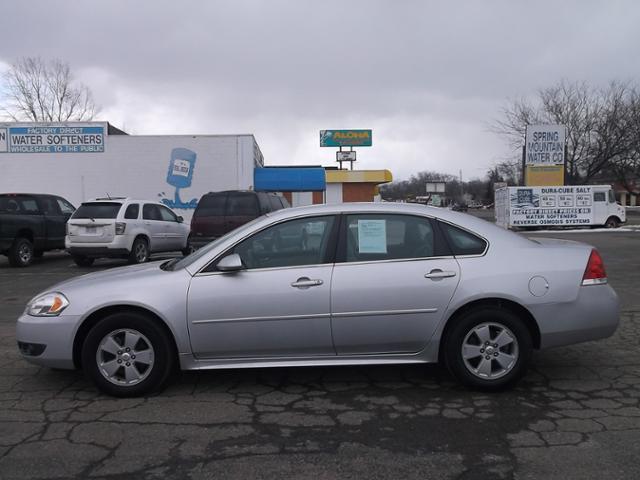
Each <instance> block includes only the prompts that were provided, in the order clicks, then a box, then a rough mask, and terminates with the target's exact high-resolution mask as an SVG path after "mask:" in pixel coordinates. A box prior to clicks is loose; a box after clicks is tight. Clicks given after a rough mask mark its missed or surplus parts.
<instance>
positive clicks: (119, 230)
mask: <svg viewBox="0 0 640 480" xmlns="http://www.w3.org/2000/svg"><path fill="white" fill-rule="evenodd" d="M125 228H127V224H126V223H123V222H116V235H124V230H125Z"/></svg>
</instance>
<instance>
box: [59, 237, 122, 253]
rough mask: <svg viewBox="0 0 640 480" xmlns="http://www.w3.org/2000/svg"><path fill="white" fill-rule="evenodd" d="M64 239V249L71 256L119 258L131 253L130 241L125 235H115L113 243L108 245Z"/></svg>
mask: <svg viewBox="0 0 640 480" xmlns="http://www.w3.org/2000/svg"><path fill="white" fill-rule="evenodd" d="M71 238H72V240H70V239H69V237H68V236H67V237H66V238H65V242H64V244H65V248H66V250H67V252H69V253H70V254H71V255H82V256H85V257H96V258H99V257H121V256H126V255H129V252H130V251H131V239H129V238H128V236H127V235H117V236H116V237H115V238H114V239H113V241H111V242H108V243H95V242H77V241H74V240H73V237H71Z"/></svg>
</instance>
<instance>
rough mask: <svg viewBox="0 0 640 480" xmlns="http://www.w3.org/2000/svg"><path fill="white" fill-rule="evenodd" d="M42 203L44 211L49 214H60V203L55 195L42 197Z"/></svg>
mask: <svg viewBox="0 0 640 480" xmlns="http://www.w3.org/2000/svg"><path fill="white" fill-rule="evenodd" d="M40 205H41V206H42V211H43V212H44V213H45V214H47V215H58V214H59V213H60V211H59V210H58V204H57V202H56V201H55V200H54V199H53V197H40Z"/></svg>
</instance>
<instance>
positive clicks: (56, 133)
mask: <svg viewBox="0 0 640 480" xmlns="http://www.w3.org/2000/svg"><path fill="white" fill-rule="evenodd" d="M92 152H104V127H102V126H95V125H92V126H82V125H73V126H64V127H60V126H57V127H48V126H32V127H29V126H21V127H0V153H92Z"/></svg>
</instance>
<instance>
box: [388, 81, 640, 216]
mask: <svg viewBox="0 0 640 480" xmlns="http://www.w3.org/2000/svg"><path fill="white" fill-rule="evenodd" d="M537 124H561V125H565V126H566V127H567V157H566V182H567V184H569V185H579V184H588V183H600V182H602V183H612V182H618V183H619V184H620V185H621V186H623V187H624V188H626V189H627V190H629V191H630V192H632V191H636V192H637V191H638V189H640V90H639V89H638V87H636V86H635V85H634V84H632V83H631V82H619V81H613V82H611V83H609V84H608V85H607V86H606V87H604V88H596V87H591V86H589V85H587V84H586V83H570V82H567V81H564V80H563V81H560V82H558V83H557V84H556V85H554V86H551V87H547V88H543V89H540V90H538V92H537V93H536V95H535V97H534V98H532V99H528V98H522V99H517V100H511V101H509V102H508V103H507V105H506V106H505V107H504V108H503V109H502V112H501V117H500V118H499V119H498V120H496V121H494V122H493V124H492V125H491V130H492V131H493V132H495V133H498V134H499V135H501V136H503V137H504V138H505V139H506V140H507V142H508V144H509V145H510V146H511V147H512V148H513V152H514V156H513V159H512V160H510V161H504V162H501V163H498V164H496V165H494V166H493V167H491V168H490V169H489V170H488V171H487V172H486V175H485V177H484V178H483V179H477V180H471V181H469V182H464V183H463V184H462V185H461V184H460V181H459V180H458V178H457V177H455V176H454V175H448V174H445V173H439V172H433V171H425V172H420V173H416V174H415V175H412V176H411V177H410V178H409V180H404V181H398V182H393V183H391V184H388V185H384V186H382V187H381V188H380V192H381V195H382V197H383V198H384V199H386V200H407V199H408V200H411V199H412V198H415V197H416V196H421V195H425V194H426V192H425V189H426V183H427V182H434V181H444V182H447V189H446V196H447V197H448V198H450V199H453V200H454V201H462V199H463V197H462V195H463V193H464V194H466V196H467V198H469V197H470V198H472V199H474V200H477V201H480V202H483V203H490V202H492V201H493V184H494V183H496V182H506V183H507V184H508V185H518V184H519V182H520V179H521V176H522V163H521V155H522V153H521V152H522V150H521V149H522V146H523V145H524V140H525V131H526V128H527V125H537Z"/></svg>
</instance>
